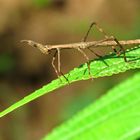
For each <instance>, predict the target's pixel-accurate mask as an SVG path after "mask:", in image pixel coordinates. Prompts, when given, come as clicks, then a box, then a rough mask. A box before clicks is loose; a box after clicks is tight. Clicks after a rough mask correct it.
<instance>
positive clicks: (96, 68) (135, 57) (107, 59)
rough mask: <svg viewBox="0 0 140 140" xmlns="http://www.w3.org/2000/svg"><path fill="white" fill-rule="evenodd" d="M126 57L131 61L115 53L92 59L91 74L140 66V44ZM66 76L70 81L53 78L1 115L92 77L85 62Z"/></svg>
mask: <svg viewBox="0 0 140 140" xmlns="http://www.w3.org/2000/svg"><path fill="white" fill-rule="evenodd" d="M126 57H127V59H128V60H129V63H128V62H127V63H126V62H124V59H123V55H121V56H120V57H117V56H116V55H115V54H110V55H106V56H104V57H102V58H99V59H95V60H92V61H91V63H90V68H91V75H92V76H93V78H98V77H104V76H111V75H113V74H118V73H120V72H124V71H126V70H130V69H136V68H140V46H137V47H135V48H132V49H130V50H127V51H126ZM65 77H67V79H68V81H69V83H68V82H67V81H66V79H65V78H64V77H63V76H61V77H60V79H61V80H60V79H59V78H58V79H56V80H53V81H52V82H51V83H49V84H48V85H45V86H43V87H42V88H40V89H38V90H36V91H35V92H33V93H31V94H29V95H28V96H26V97H24V98H23V99H21V100H20V101H18V102H16V103H15V104H13V105H11V106H10V107H8V108H7V109H5V110H4V111H2V112H0V117H2V116H4V115H6V114H8V113H10V112H11V111H13V110H15V109H17V108H19V107H20V106H22V105H24V104H26V103H28V102H30V101H32V100H34V99H36V98H38V97H40V96H42V95H44V94H47V93H49V92H51V91H53V90H55V89H58V88H60V87H63V86H66V85H68V84H70V83H73V82H75V81H80V80H87V79H90V76H89V71H88V68H87V64H86V63H85V64H83V65H81V66H79V67H77V68H74V69H73V70H72V71H70V72H69V73H68V74H66V75H65Z"/></svg>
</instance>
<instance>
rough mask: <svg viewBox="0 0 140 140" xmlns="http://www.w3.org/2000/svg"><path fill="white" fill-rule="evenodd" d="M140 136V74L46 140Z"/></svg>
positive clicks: (129, 139)
mask: <svg viewBox="0 0 140 140" xmlns="http://www.w3.org/2000/svg"><path fill="white" fill-rule="evenodd" d="M138 137H140V73H138V74H136V75H135V76H134V77H132V78H130V79H128V80H127V81H125V82H123V83H122V84H120V85H118V86H116V87H115V88H113V89H112V90H110V91H109V92H108V93H107V94H106V95H104V96H103V97H102V98H100V99H99V100H97V101H96V102H95V103H93V104H91V105H90V106H88V107H86V108H85V109H84V110H83V111H81V112H79V113H78V114H76V115H75V116H73V117H72V118H71V119H70V120H69V121H67V122H65V123H63V124H62V125H61V126H59V127H57V128H55V129H54V130H53V131H52V133H50V134H48V135H47V136H46V137H45V138H44V139H43V140H82V139H83V140H90V139H93V140H102V139H103V140H134V139H136V138H138Z"/></svg>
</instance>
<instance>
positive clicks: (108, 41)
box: [21, 22, 140, 82]
mask: <svg viewBox="0 0 140 140" xmlns="http://www.w3.org/2000/svg"><path fill="white" fill-rule="evenodd" d="M93 26H95V27H96V28H97V30H98V31H99V32H101V33H102V34H103V35H104V37H105V39H102V40H99V41H91V42H87V37H88V35H89V32H90V31H91V28H92V27H93ZM21 42H26V43H27V44H29V45H30V46H33V47H35V48H37V49H39V50H40V51H41V52H42V53H44V54H50V53H51V52H52V51H53V50H55V53H54V55H53V59H52V66H53V68H54V70H55V73H56V74H57V76H58V78H59V77H60V76H61V75H63V77H64V78H65V79H66V80H67V81H68V79H67V78H66V77H65V76H64V74H63V72H62V71H61V61H60V51H61V50H62V49H76V50H78V51H79V52H80V53H81V54H82V55H83V56H84V58H85V59H86V61H87V62H86V63H87V66H88V71H89V75H90V78H92V76H91V72H90V60H89V57H88V56H87V55H86V53H85V52H84V50H85V49H88V50H89V51H91V52H92V53H93V54H94V55H96V56H97V57H101V56H100V55H99V54H97V53H96V52H95V51H93V50H92V48H95V47H99V46H105V47H106V46H111V48H112V49H113V51H114V52H115V53H116V54H117V55H118V56H119V55H120V54H121V53H123V58H124V61H125V62H127V61H128V60H127V58H126V55H125V49H124V48H123V46H125V45H138V44H140V39H136V40H123V41H118V40H117V39H116V38H115V37H114V36H108V35H107V34H106V33H105V32H104V30H103V29H102V28H101V27H99V26H98V25H97V24H96V23H95V22H93V23H92V24H91V25H90V27H89V29H88V31H87V33H86V35H85V37H84V39H83V41H81V42H78V43H71V44H59V45H43V44H40V43H37V42H34V41H32V40H21ZM117 46H118V47H119V48H120V49H119V50H118V51H117V49H116V47H117ZM56 56H57V58H58V67H57V68H56V66H55V64H54V62H55V59H56ZM68 82H69V81H68Z"/></svg>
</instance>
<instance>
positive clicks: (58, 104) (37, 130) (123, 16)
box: [0, 0, 140, 140]
mask: <svg viewBox="0 0 140 140" xmlns="http://www.w3.org/2000/svg"><path fill="white" fill-rule="evenodd" d="M139 9H140V1H139V0H133V1H132V0H123V1H122V0H117V1H112V0H86V1H85V0H30V1H29V0H24V1H19V0H5V1H2V0H0V111H2V110H3V109H5V108H6V107H8V106H10V105H11V104H13V103H15V102H16V101H18V100H19V99H21V98H23V97H24V96H26V95H28V94H29V93H31V92H32V91H34V90H36V89H38V88H40V87H41V86H43V85H44V84H47V83H49V82H50V81H52V80H53V79H55V78H57V77H56V74H55V72H54V70H53V68H52V66H51V60H52V55H48V56H46V55H43V54H41V53H40V52H39V51H38V50H36V49H35V48H31V47H28V46H27V45H25V44H21V43H20V40H21V39H31V40H34V41H37V42H41V43H43V44H59V43H61V44H62V43H72V42H79V41H81V40H82V38H83V37H84V35H85V33H86V31H87V29H88V27H89V25H90V23H91V22H93V21H95V22H97V23H98V24H99V25H100V26H101V27H102V28H103V29H104V30H105V31H106V32H107V33H108V34H110V35H114V36H116V37H117V38H118V39H119V40H121V39H124V40H125V39H138V38H140V26H139V25H140V10H139ZM100 38H103V36H102V35H101V34H100V33H98V32H97V30H94V31H92V32H91V34H90V36H89V38H88V40H96V39H100ZM95 50H96V52H98V53H99V54H101V55H105V54H108V53H109V52H110V51H112V50H111V49H108V48H107V49H105V48H104V49H103V48H97V49H95ZM87 54H88V55H89V56H90V59H94V58H95V56H93V54H90V53H89V52H87ZM61 59H62V60H61V64H62V71H63V72H64V73H67V72H68V71H69V70H71V69H73V68H74V67H77V66H79V65H80V64H82V63H85V60H84V58H83V57H82V56H81V54H79V53H78V52H76V51H75V50H63V51H62V58H61ZM136 71H138V70H132V71H128V72H125V73H122V74H119V75H114V76H112V77H105V78H99V79H94V80H93V81H90V80H88V81H81V82H77V83H74V84H72V85H69V86H67V87H64V88H61V89H58V90H57V91H54V92H53V93H52V94H48V95H47V96H43V97H41V98H39V99H37V100H35V101H33V102H31V103H29V104H28V105H25V106H23V107H22V108H20V109H18V110H16V111H14V112H12V113H10V114H8V115H7V116H5V117H4V118H1V119H0V140H25V139H26V140H31V139H33V140H39V139H40V138H42V137H43V136H44V135H45V134H47V133H49V132H50V131H51V130H52V129H53V128H54V127H55V126H57V125H59V124H61V123H62V122H63V121H64V120H67V119H68V118H70V117H71V116H72V115H73V114H75V113H76V112H77V111H79V110H80V109H82V108H84V107H85V106H87V105H88V104H90V103H92V102H94V101H96V99H98V98H99V97H100V96H102V95H103V94H105V93H106V91H108V90H109V89H111V88H112V87H114V86H115V85H116V84H118V83H119V82H120V81H122V80H123V79H126V78H127V77H129V76H130V75H132V74H133V73H135V72H136Z"/></svg>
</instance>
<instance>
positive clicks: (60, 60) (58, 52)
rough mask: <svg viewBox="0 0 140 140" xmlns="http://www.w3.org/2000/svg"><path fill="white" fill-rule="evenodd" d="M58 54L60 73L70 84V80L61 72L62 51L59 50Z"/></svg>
mask: <svg viewBox="0 0 140 140" xmlns="http://www.w3.org/2000/svg"><path fill="white" fill-rule="evenodd" d="M57 52H58V72H59V73H60V74H61V75H62V76H63V77H64V78H65V79H66V81H67V82H68V83H69V81H68V79H67V78H66V76H65V75H64V74H63V72H62V71H61V60H60V49H59V48H57Z"/></svg>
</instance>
